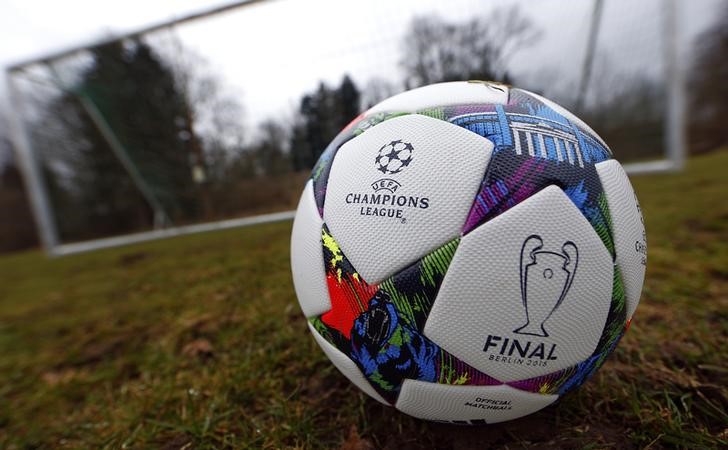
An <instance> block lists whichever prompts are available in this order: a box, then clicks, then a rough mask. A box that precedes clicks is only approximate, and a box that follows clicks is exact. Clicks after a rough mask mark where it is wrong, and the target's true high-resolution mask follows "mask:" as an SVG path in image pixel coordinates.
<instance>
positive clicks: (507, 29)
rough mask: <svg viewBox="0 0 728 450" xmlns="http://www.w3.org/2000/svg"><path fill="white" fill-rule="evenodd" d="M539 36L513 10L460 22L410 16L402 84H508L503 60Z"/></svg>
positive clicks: (529, 24) (522, 16)
mask: <svg viewBox="0 0 728 450" xmlns="http://www.w3.org/2000/svg"><path fill="white" fill-rule="evenodd" d="M539 34H540V33H539V31H538V30H536V28H535V26H534V25H533V22H532V21H531V20H530V19H529V18H528V17H526V16H524V15H523V14H522V13H521V12H520V10H519V9H518V7H516V6H514V7H510V8H506V9H497V10H495V11H494V12H493V13H492V14H491V15H490V16H488V17H483V18H474V19H471V20H469V21H467V22H464V23H449V22H445V21H443V20H442V19H441V18H439V17H437V16H421V17H416V18H415V19H414V20H413V21H412V24H411V25H410V29H409V31H408V33H407V34H406V36H405V39H404V55H403V59H402V66H403V68H404V70H405V73H406V79H405V85H406V87H407V88H412V87H416V86H423V85H426V84H431V83H437V82H442V81H456V80H464V79H465V80H466V79H483V80H497V81H503V82H509V81H510V76H509V74H508V70H507V65H508V60H509V59H510V57H511V56H512V55H513V54H514V53H515V52H517V51H518V50H519V49H520V48H523V47H524V46H526V45H529V44H530V43H531V42H533V40H534V39H536V38H537V37H538V36H539Z"/></svg>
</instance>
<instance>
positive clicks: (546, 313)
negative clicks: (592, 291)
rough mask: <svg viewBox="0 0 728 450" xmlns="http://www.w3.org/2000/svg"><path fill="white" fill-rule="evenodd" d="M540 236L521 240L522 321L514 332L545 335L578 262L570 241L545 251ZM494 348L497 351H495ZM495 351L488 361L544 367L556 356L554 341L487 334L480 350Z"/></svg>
mask: <svg viewBox="0 0 728 450" xmlns="http://www.w3.org/2000/svg"><path fill="white" fill-rule="evenodd" d="M543 248H544V243H543V238H542V237H541V236H539V235H537V234H532V235H531V236H529V237H527V238H526V240H525V241H523V245H522V246H521V257H520V270H519V272H520V281H521V304H522V305H523V310H524V316H525V323H524V324H523V325H521V326H519V327H517V328H515V329H514V330H513V333H515V334H520V335H526V336H535V337H538V338H547V337H549V333H548V331H547V329H546V322H548V320H549V319H550V318H551V316H552V315H553V314H554V312H556V310H557V309H558V308H559V306H561V304H562V303H563V302H564V299H565V298H566V296H567V294H568V293H569V289H571V285H572V283H573V281H574V276H575V275H576V268H577V266H578V265H579V250H578V249H577V247H576V244H574V243H573V242H572V241H566V242H564V243H563V244H562V245H561V251H560V252H559V251H550V250H544V249H543ZM496 349H497V350H496ZM491 350H493V351H497V353H498V354H497V355H495V354H492V353H491V355H490V359H491V360H495V361H501V362H505V363H510V364H526V365H536V366H546V364H547V361H553V360H556V359H557V356H556V344H555V343H552V344H549V345H548V346H547V345H546V343H544V342H535V341H531V340H525V339H516V338H507V337H502V336H494V335H488V337H487V338H486V340H485V346H484V347H483V352H485V353H489V352H490V351H491Z"/></svg>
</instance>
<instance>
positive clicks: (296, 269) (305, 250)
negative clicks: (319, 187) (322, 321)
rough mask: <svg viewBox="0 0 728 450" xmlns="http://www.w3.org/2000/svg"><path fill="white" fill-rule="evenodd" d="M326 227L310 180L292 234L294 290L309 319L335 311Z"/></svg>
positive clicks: (300, 202)
mask: <svg viewBox="0 0 728 450" xmlns="http://www.w3.org/2000/svg"><path fill="white" fill-rule="evenodd" d="M322 226H323V220H322V219H321V216H320V215H319V212H318V207H317V206H316V199H315V198H314V195H313V181H311V180H308V183H306V188H305V189H304V190H303V194H301V200H299V202H298V210H297V211H296V218H295V219H294V220H293V231H292V232H291V272H292V274H293V286H294V288H295V290H296V296H297V297H298V303H300V305H301V309H302V310H303V314H304V315H305V316H306V317H313V316H318V315H320V314H323V313H325V312H326V311H328V310H330V309H331V299H330V298H329V289H328V287H327V286H326V273H325V271H324V254H323V247H322V244H321V228H322Z"/></svg>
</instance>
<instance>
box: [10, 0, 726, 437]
mask: <svg viewBox="0 0 728 450" xmlns="http://www.w3.org/2000/svg"><path fill="white" fill-rule="evenodd" d="M0 33H1V34H0V36H1V37H2V38H1V39H0V66H2V67H4V69H5V70H4V71H2V72H0V76H1V77H2V80H1V81H2V82H1V83H0V253H2V254H1V255H0V449H5V448H7V449H42V448H84V449H85V448H114V449H117V448H140V449H149V448H161V449H170V450H171V449H184V450H189V449H197V448H200V449H207V448H210V449H212V448H230V449H232V448H276V449H277V448H337V447H338V448H341V449H345V450H371V449H373V448H387V449H397V450H399V449H410V448H412V449H431V448H445V449H482V448H487V447H493V448H510V449H521V448H539V449H559V450H561V449H583V448H618V449H632V448H651V449H656V448H688V449H697V448H701V449H702V448H716V449H717V448H728V414H727V413H726V411H728V367H726V361H728V346H726V342H728V202H727V201H726V198H727V196H728V177H726V175H725V173H726V169H725V168H726V167H728V151H726V150H727V149H728V145H726V144H728V126H726V125H727V122H726V117H728V2H726V1H724V0H689V1H688V0H684V1H679V0H640V1H632V0H583V1H574V0H533V1H526V0H499V1H496V0H397V1H392V0H368V1H359V2H353V1H350V0H305V1H304V0H250V1H247V2H222V1H209V0H175V1H172V0H165V1H160V0H154V1H140V0H127V1H124V2H100V1H96V2H92V1H90V0H65V1H63V2H49V1H42V0H22V1H21V0H0ZM462 79H485V80H496V81H500V82H505V83H512V84H513V85H515V86H518V87H522V88H526V89H529V90H532V91H535V92H537V93H540V94H543V95H545V96H546V97H549V98H551V99H553V100H555V101H557V102H558V103H561V104H562V105H563V106H565V107H567V108H568V109H570V110H572V111H573V112H575V113H576V114H577V115H578V116H580V117H582V118H583V119H584V120H585V121H586V122H587V123H589V124H590V125H591V126H592V127H594V128H595V129H596V131H597V132H598V133H599V134H600V135H601V136H602V137H603V138H604V139H605V141H606V142H607V143H608V144H609V145H610V146H611V148H612V150H613V151H614V154H615V156H616V157H617V158H618V159H619V160H620V161H621V162H622V163H623V164H625V167H626V168H627V169H628V171H629V172H630V178H631V182H632V184H633V186H634V188H635V191H636V194H637V196H638V198H639V200H640V204H641V209H642V211H643V214H644V219H645V224H646V228H647V236H648V237H647V240H648V242H649V244H648V245H649V256H648V264H647V274H646V279H645V286H644V289H643V292H642V299H641V303H640V306H639V308H638V310H637V312H636V314H635V319H634V320H633V321H632V322H631V325H630V329H629V332H628V333H627V334H626V335H625V337H624V338H623V339H622V341H621V342H620V345H619V346H618V348H617V349H616V350H615V352H614V353H613V354H612V356H610V359H609V360H608V361H607V363H606V364H605V366H604V367H603V368H602V369H601V370H600V371H599V372H598V373H597V374H596V375H595V376H594V377H592V379H591V380H590V381H589V382H587V383H585V385H584V386H583V387H582V388H580V389H579V390H577V391H576V392H574V393H572V394H569V395H567V396H565V397H564V398H563V399H561V400H559V402H558V403H556V404H555V405H554V406H551V407H549V408H546V409H544V410H542V411H540V412H538V413H537V414H534V415H532V416H529V417H527V418H524V419H519V420H517V421H514V422H508V423H505V424H497V425H489V426H487V427H469V428H464V427H459V426H454V425H447V424H437V423H426V422H422V421H419V420H416V419H413V418H410V417H407V416H404V415H402V414H398V413H397V412H395V411H394V410H392V409H391V408H386V407H385V406H383V405H380V404H379V403H378V402H376V401H373V400H371V399H369V398H368V397H366V396H365V395H364V394H363V393H362V392H360V391H359V390H358V389H357V388H356V387H354V386H353V385H352V384H351V383H350V382H349V381H348V380H347V379H346V378H344V377H343V376H342V375H341V374H340V373H339V372H338V371H337V370H336V368H335V367H334V366H333V365H332V364H331V363H330V361H329V360H328V359H327V358H326V356H325V355H324V354H323V352H321V351H320V349H319V348H318V347H317V345H316V343H315V341H314V340H313V339H310V338H309V337H307V335H308V334H309V331H308V328H307V322H306V319H305V318H304V317H303V315H302V314H301V311H300V310H299V307H298V305H297V302H296V299H295V294H294V290H293V287H292V285H291V275H290V261H289V243H290V235H291V221H290V220H287V219H290V218H291V217H292V213H291V212H290V211H291V210H292V209H293V208H294V207H295V205H296V203H297V201H298V198H299V195H300V193H301V190H302V188H303V185H304V182H305V180H306V178H307V177H308V176H309V172H310V169H311V168H312V166H313V164H314V163H315V161H316V160H317V158H318V156H319V154H320V153H321V152H322V150H323V149H324V148H325V146H326V145H327V144H328V142H329V141H330V140H331V139H332V138H333V136H334V135H335V134H336V133H337V132H338V131H339V130H340V129H341V128H342V127H344V126H345V125H346V124H347V123H348V122H349V121H350V120H352V119H353V118H354V117H355V116H357V115H358V114H359V113H360V112H362V111H364V110H366V109H367V108H368V107H369V106H371V105H373V104H375V103H377V102H378V101H380V100H382V99H384V98H386V97H388V96H390V95H393V94H396V93H398V92H401V91H403V90H405V89H409V88H413V87H417V86H421V85H425V84H428V83H434V82H438V81H447V80H462ZM273 222H275V223H273ZM256 223H258V224H259V225H256V226H245V227H243V226H242V225H252V224H256ZM261 223H262V224H261ZM222 228H227V229H226V230H224V231H218V232H207V233H196V234H188V233H192V232H199V231H209V230H218V229H222ZM180 234H185V236H178V237H175V238H170V239H157V238H160V237H171V236H174V235H180ZM142 241H147V242H142ZM132 243H135V244H133V245H124V246H121V244H132ZM104 247H112V248H104ZM86 250H94V251H86ZM84 251H85V252H84ZM71 253H77V254H73V255H70V254H71ZM62 255H63V256H62ZM49 256H51V257H49ZM53 256H61V257H53Z"/></svg>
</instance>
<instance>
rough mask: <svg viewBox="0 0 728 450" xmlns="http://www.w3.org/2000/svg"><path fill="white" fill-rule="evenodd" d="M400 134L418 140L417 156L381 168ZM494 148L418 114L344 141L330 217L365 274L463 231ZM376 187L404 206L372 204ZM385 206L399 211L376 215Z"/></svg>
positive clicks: (399, 264)
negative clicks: (382, 154)
mask: <svg viewBox="0 0 728 450" xmlns="http://www.w3.org/2000/svg"><path fill="white" fill-rule="evenodd" d="M398 140H402V141H403V142H406V143H409V144H411V145H412V147H413V150H412V153H411V159H409V160H408V164H407V165H406V166H403V167H401V171H399V172H397V173H383V172H382V171H380V170H378V167H379V168H381V166H378V165H377V164H376V158H377V156H378V154H379V150H380V149H381V148H382V146H384V145H387V144H389V143H391V142H394V141H398ZM492 150H493V144H492V143H491V142H490V141H489V140H487V139H485V138H483V137H481V136H478V135H477V134H475V133H472V132H470V131H468V130H465V129H464V128H460V127H458V126H456V125H453V124H451V123H448V122H445V121H442V120H438V119H433V118H431V117H427V116H422V115H418V114H412V115H407V116H402V117H395V118H392V119H389V120H387V121H385V122H382V123H380V124H378V125H376V126H374V127H373V128H371V129H369V130H367V131H366V132H365V133H364V134H362V135H360V136H358V137H356V138H354V139H352V140H350V141H349V142H347V143H346V144H344V145H343V146H342V147H341V148H340V149H339V151H338V153H337V154H336V157H335V158H334V162H333V165H332V168H331V175H330V177H329V182H328V187H327V192H326V200H325V204H324V221H325V222H326V224H327V226H328V227H329V230H330V231H331V234H332V235H333V236H334V238H335V239H336V240H337V242H338V243H339V245H340V246H341V249H342V251H343V253H344V254H345V255H346V256H347V258H348V259H349V261H350V262H351V263H352V265H353V266H354V267H355V268H356V269H357V271H358V272H359V274H360V275H361V276H362V278H363V279H364V280H366V281H367V282H368V283H369V284H373V283H378V282H380V281H381V280H383V279H385V278H386V277H388V276H390V275H392V274H394V273H395V272H397V271H398V270H401V269H403V268H404V267H406V266H407V265H409V264H411V263H412V262H414V261H416V260H417V259H419V258H421V257H422V256H424V255H426V254H427V253H429V252H430V251H432V250H434V249H435V248H437V247H439V246H441V245H443V244H445V243H446V242H448V241H450V240H452V239H454V238H456V237H458V236H459V235H460V231H461V229H462V226H463V224H464V223H465V219H466V217H467V214H468V212H469V210H470V207H471V205H472V202H473V198H474V197H475V194H476V193H477V190H478V188H479V187H480V183H481V181H482V179H483V174H484V173H485V169H486V166H487V164H488V162H489V161H490V156H491V153H492ZM390 164H391V163H390ZM388 167H389V166H388ZM397 167H399V166H397ZM378 181H383V182H385V184H386V185H387V186H389V187H388V188H387V189H382V188H381V187H380V185H379V184H375V183H377V182H378ZM392 190H394V192H392ZM375 191H376V192H375ZM372 194H374V195H377V196H379V197H378V198H379V199H380V201H382V202H384V201H385V200H384V199H385V198H387V199H390V200H391V198H392V197H394V196H396V197H397V200H396V201H397V202H398V201H400V200H404V201H405V202H406V205H404V206H400V205H399V204H395V205H391V204H390V203H391V202H390V200H387V201H388V202H390V203H387V204H386V206H384V205H382V204H381V203H380V204H372V202H371V201H370V200H369V199H371V196H372ZM385 195H386V196H387V197H384V196H385ZM365 196H366V199H367V200H366V202H364V199H365ZM415 198H416V199H417V200H416V201H415V203H416V204H417V206H412V199H415ZM423 199H424V200H423ZM425 200H426V207H424V205H425V203H424V202H425ZM382 211H383V212H384V213H385V215H386V214H388V213H390V211H391V214H393V215H394V216H393V217H388V216H387V217H381V216H379V215H377V216H375V215H373V213H374V212H376V213H377V214H381V213H382ZM397 211H399V212H397ZM397 215H399V217H397Z"/></svg>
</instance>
